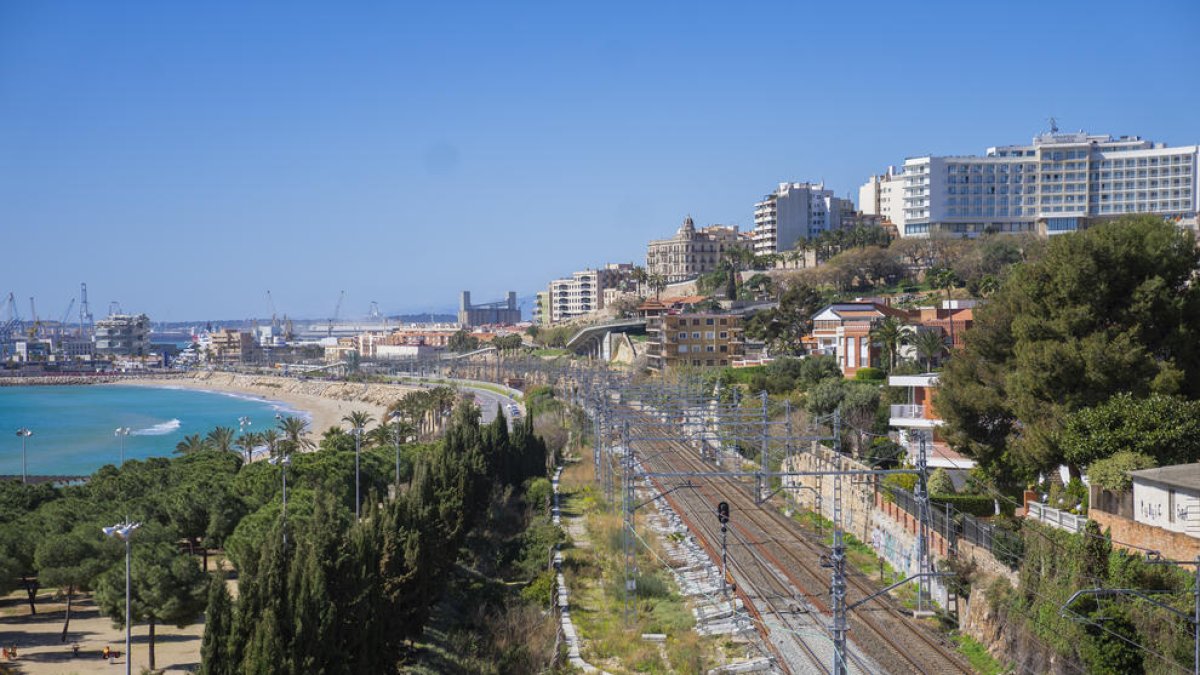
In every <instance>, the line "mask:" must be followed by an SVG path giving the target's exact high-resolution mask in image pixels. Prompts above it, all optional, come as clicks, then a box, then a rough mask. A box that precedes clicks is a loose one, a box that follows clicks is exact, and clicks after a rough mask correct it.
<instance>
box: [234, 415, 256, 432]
mask: <svg viewBox="0 0 1200 675" xmlns="http://www.w3.org/2000/svg"><path fill="white" fill-rule="evenodd" d="M251 424H253V422H251V421H250V418H249V417H246V416H245V415H242V416H241V417H239V418H238V427H239V428H240V430H241V432H242V433H243V434H244V433H246V427H248V426H250V425H251Z"/></svg>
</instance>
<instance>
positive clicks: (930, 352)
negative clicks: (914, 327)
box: [912, 328, 946, 370]
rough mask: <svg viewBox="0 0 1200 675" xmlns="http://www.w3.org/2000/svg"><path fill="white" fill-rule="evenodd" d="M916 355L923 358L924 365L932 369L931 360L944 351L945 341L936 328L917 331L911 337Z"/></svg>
mask: <svg viewBox="0 0 1200 675" xmlns="http://www.w3.org/2000/svg"><path fill="white" fill-rule="evenodd" d="M912 344H913V346H914V347H916V348H917V355H918V356H920V357H921V358H924V359H925V367H926V368H928V369H929V370H933V361H934V359H936V358H937V357H939V356H941V355H942V352H944V351H946V341H945V339H944V338H943V337H942V331H940V330H938V329H936V328H935V329H933V330H922V331H917V334H916V335H915V336H913V338H912Z"/></svg>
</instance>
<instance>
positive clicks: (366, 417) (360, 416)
mask: <svg viewBox="0 0 1200 675" xmlns="http://www.w3.org/2000/svg"><path fill="white" fill-rule="evenodd" d="M342 421H343V422H345V423H346V424H349V425H350V428H351V429H366V428H367V425H368V424H370V423H371V422H374V421H375V418H374V417H372V416H371V413H369V412H364V411H362V410H355V411H354V412H351V413H350V414H349V415H346V416H345V417H343V418H342Z"/></svg>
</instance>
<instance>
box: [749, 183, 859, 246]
mask: <svg viewBox="0 0 1200 675" xmlns="http://www.w3.org/2000/svg"><path fill="white" fill-rule="evenodd" d="M853 215H854V203H853V202H851V201H850V200H848V199H840V198H838V197H835V196H833V190H826V189H825V185H824V184H823V183H780V184H779V189H777V190H775V192H772V193H771V194H769V195H767V196H765V197H763V199H762V201H760V202H758V203H757V204H755V205H754V230H753V231H752V232H751V237H752V238H753V241H754V252H755V253H756V254H758V255H766V254H769V253H779V252H781V251H790V250H792V249H793V248H795V247H796V242H797V241H799V240H801V239H812V238H813V237H816V236H818V235H819V234H821V233H822V232H827V231H829V230H834V229H837V228H839V227H842V220H843V218H849V217H852V216H853Z"/></svg>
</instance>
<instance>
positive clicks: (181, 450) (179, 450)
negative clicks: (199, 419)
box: [175, 434, 208, 455]
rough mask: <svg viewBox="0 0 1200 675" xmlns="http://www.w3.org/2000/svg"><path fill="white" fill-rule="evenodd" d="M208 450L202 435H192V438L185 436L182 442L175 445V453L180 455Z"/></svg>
mask: <svg viewBox="0 0 1200 675" xmlns="http://www.w3.org/2000/svg"><path fill="white" fill-rule="evenodd" d="M207 448H208V444H207V443H205V442H204V440H203V439H201V438H200V434H192V435H191V436H184V437H183V440H182V441H179V442H178V443H176V444H175V453H176V454H179V455H191V454H194V453H197V452H200V451H201V450H206V449H207Z"/></svg>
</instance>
